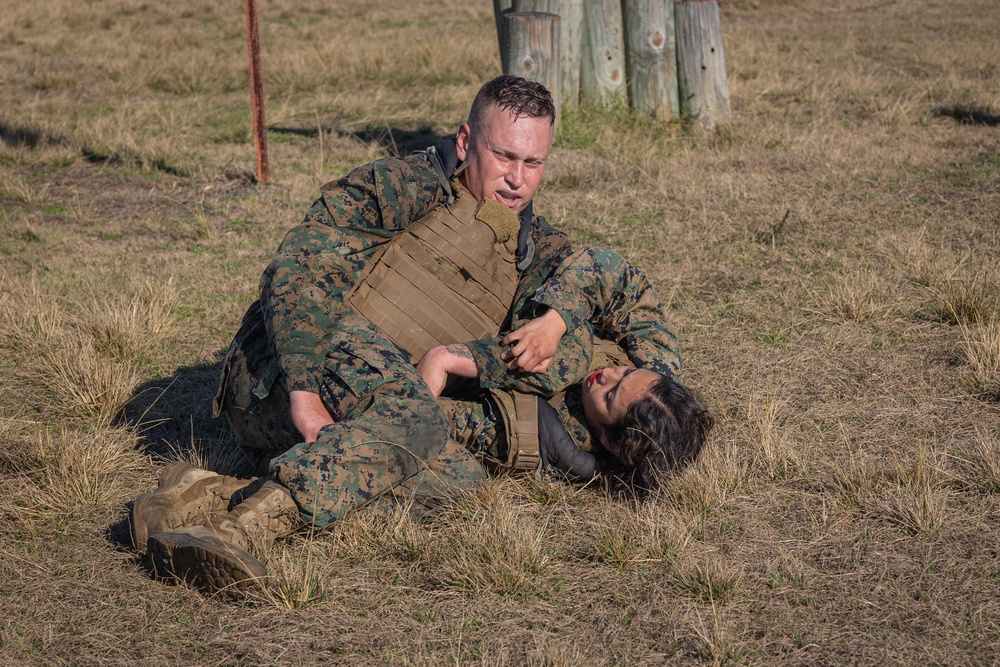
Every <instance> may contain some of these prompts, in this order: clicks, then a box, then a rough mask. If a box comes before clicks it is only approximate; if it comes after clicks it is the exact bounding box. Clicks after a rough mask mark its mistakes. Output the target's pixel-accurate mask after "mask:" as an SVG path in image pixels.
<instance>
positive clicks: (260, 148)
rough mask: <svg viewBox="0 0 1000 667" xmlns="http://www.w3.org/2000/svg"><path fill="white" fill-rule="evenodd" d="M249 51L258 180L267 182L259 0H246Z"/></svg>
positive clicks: (269, 169)
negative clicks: (258, 30) (258, 22)
mask: <svg viewBox="0 0 1000 667" xmlns="http://www.w3.org/2000/svg"><path fill="white" fill-rule="evenodd" d="M244 13H245V14H246V18H247V51H248V52H249V55H250V108H251V114H252V116H253V138H254V146H255V147H256V149H257V180H258V181H259V182H261V183H266V182H267V179H268V178H270V175H271V165H270V164H268V162H267V125H265V124H264V84H263V82H262V81H261V78H260V36H259V34H258V32H257V0H246V2H245V3H244Z"/></svg>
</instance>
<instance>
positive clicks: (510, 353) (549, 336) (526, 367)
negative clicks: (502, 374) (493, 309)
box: [501, 308, 566, 373]
mask: <svg viewBox="0 0 1000 667" xmlns="http://www.w3.org/2000/svg"><path fill="white" fill-rule="evenodd" d="M564 333H566V323H565V322H564V321H563V318H562V317H561V316H560V315H559V313H557V312H556V311H555V310H553V309H551V308H549V309H548V310H547V311H545V314H544V315H542V316H541V317H536V318H535V319H533V320H531V321H530V322H528V323H527V324H525V325H524V326H522V327H521V328H520V329H516V330H515V331H511V332H510V333H509V334H507V335H506V336H505V337H504V339H503V340H502V341H501V342H502V343H503V344H504V345H511V344H513V343H516V345H514V346H513V347H512V348H510V349H509V350H507V351H506V352H504V353H503V355H502V356H501V359H503V360H504V361H507V362H509V363H508V364H507V368H509V369H510V370H518V369H520V370H522V371H526V372H528V373H544V372H545V371H546V370H547V369H548V367H549V364H551V363H552V357H554V356H555V354H556V348H557V347H558V345H559V339H560V338H562V336H563V334H564Z"/></svg>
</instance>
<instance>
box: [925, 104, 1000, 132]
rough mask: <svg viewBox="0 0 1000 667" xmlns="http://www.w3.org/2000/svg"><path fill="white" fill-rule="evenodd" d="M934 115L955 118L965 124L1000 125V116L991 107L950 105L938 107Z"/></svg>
mask: <svg viewBox="0 0 1000 667" xmlns="http://www.w3.org/2000/svg"><path fill="white" fill-rule="evenodd" d="M934 115H935V116H936V117H938V118H953V119H955V120H957V121H958V122H959V123H963V124H965V125H987V126H989V127H996V126H997V125H1000V116H998V115H996V114H993V113H991V112H990V111H989V109H984V108H981V107H971V106H964V105H961V104H957V105H955V106H950V107H938V108H937V109H935V110H934Z"/></svg>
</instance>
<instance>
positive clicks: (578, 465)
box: [538, 398, 597, 482]
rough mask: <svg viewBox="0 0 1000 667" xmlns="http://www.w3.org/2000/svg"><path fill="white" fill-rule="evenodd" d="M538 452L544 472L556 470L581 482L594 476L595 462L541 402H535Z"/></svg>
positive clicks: (554, 411) (548, 406)
mask: <svg viewBox="0 0 1000 667" xmlns="http://www.w3.org/2000/svg"><path fill="white" fill-rule="evenodd" d="M538 448H539V450H540V453H541V455H542V468H543V469H545V468H547V467H550V466H551V467H553V468H558V469H559V470H561V471H563V472H564V473H566V474H567V475H568V476H569V477H572V478H573V479H577V480H579V481H581V482H586V481H589V480H591V479H593V477H594V475H596V474H597V459H596V458H595V457H594V455H593V454H591V453H590V452H585V451H583V450H582V449H580V448H579V447H577V446H576V443H575V442H573V439H572V438H570V437H569V433H567V432H566V427H565V426H563V424H562V421H560V420H559V413H558V412H556V409H555V408H553V407H552V406H551V405H549V404H548V403H547V402H546V401H545V400H544V399H542V398H539V399H538Z"/></svg>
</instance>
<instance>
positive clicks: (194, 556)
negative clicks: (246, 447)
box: [149, 481, 302, 593]
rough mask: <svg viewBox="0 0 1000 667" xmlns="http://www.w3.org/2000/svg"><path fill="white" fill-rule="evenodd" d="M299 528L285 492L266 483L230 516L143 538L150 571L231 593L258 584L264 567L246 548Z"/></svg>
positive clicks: (263, 575) (200, 586)
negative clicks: (251, 541) (249, 542)
mask: <svg viewBox="0 0 1000 667" xmlns="http://www.w3.org/2000/svg"><path fill="white" fill-rule="evenodd" d="M300 525H302V519H301V518H300V517H299V510H298V508H297V507H296V506H295V502H294V501H293V500H292V494H291V493H289V492H288V489H286V488H285V487H283V486H281V485H280V484H278V483H277V482H273V481H269V482H266V483H265V484H264V485H263V486H261V488H260V490H259V491H257V492H256V493H254V494H253V495H252V496H250V497H249V498H247V499H246V500H245V501H243V502H242V503H240V504H239V505H237V506H236V507H235V508H233V510H232V511H231V512H228V513H226V514H222V515H219V516H216V517H214V518H212V519H211V520H210V521H209V522H208V525H205V526H189V527H186V528H178V529H177V530H171V531H168V532H164V533H158V534H156V535H153V536H151V537H150V538H149V558H150V561H151V562H152V564H153V573H154V574H155V575H156V576H157V577H160V578H163V579H170V578H173V579H176V580H178V581H184V582H187V583H188V584H190V585H192V586H194V587H196V588H200V589H201V590H203V591H205V592H207V593H217V592H220V591H222V592H228V593H236V592H238V591H239V590H240V589H246V588H248V587H250V586H252V585H253V584H255V583H256V584H263V583H264V581H265V580H266V578H267V569H266V568H265V567H264V565H263V564H261V562H260V561H259V560H257V559H256V558H254V557H253V556H252V555H251V554H250V552H249V551H247V549H246V548H247V544H248V541H249V540H253V541H254V542H255V543H257V544H261V543H267V542H272V541H274V540H276V539H278V538H279V537H283V536H285V535H287V534H289V533H291V532H292V531H294V530H295V529H296V528H298V527H299V526H300Z"/></svg>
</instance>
